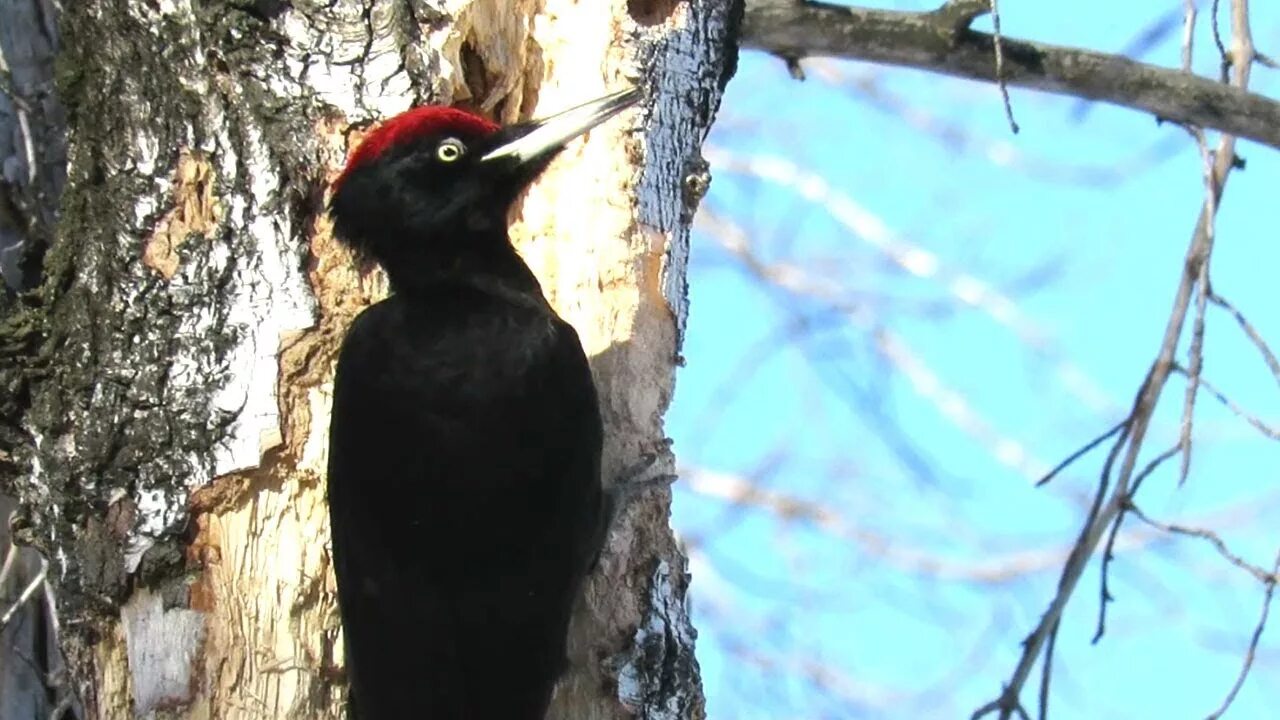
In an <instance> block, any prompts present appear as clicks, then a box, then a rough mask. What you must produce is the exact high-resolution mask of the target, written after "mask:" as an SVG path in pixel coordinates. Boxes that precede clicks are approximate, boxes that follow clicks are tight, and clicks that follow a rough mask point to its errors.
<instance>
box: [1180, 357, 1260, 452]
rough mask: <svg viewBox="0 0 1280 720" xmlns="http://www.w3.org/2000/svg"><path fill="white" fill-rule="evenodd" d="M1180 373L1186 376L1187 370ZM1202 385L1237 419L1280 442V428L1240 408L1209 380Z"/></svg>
mask: <svg viewBox="0 0 1280 720" xmlns="http://www.w3.org/2000/svg"><path fill="white" fill-rule="evenodd" d="M1178 371H1179V372H1181V373H1183V374H1186V370H1184V369H1182V368H1178ZM1200 385H1201V387H1203V388H1204V389H1205V390H1207V391H1209V394H1210V395H1212V396H1213V397H1214V399H1215V400H1217V401H1218V402H1220V403H1222V404H1223V405H1224V406H1226V408H1227V409H1228V410H1230V411H1231V412H1232V413H1233V414H1235V415H1236V417H1239V418H1240V419H1241V420H1244V421H1245V422H1247V423H1249V424H1250V425H1252V426H1253V427H1254V428H1255V429H1256V430H1257V431H1258V432H1260V433H1262V434H1263V435H1266V436H1267V437H1268V438H1271V439H1272V440H1280V428H1274V427H1272V426H1270V425H1268V424H1267V423H1265V422H1263V421H1262V418H1259V417H1258V416H1256V415H1254V414H1253V413H1251V412H1249V411H1248V410H1245V409H1244V408H1242V407H1240V406H1239V405H1238V404H1237V403H1236V402H1235V401H1234V400H1232V399H1231V398H1229V397H1227V396H1226V394H1225V393H1223V392H1222V391H1221V390H1219V389H1218V388H1217V387H1216V386H1214V385H1213V384H1211V383H1210V382H1209V381H1208V380H1205V379H1204V378H1203V377H1202V378H1200Z"/></svg>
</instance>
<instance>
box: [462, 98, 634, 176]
mask: <svg viewBox="0 0 1280 720" xmlns="http://www.w3.org/2000/svg"><path fill="white" fill-rule="evenodd" d="M639 99H640V90H639V89H637V88H631V89H629V90H623V91H621V92H616V93H614V94H612V95H606V96H604V97H602V98H600V99H598V100H592V101H591V102H589V103H583V104H582V105H579V106H577V107H575V108H571V109H569V110H565V111H564V112H561V113H558V114H556V115H552V116H551V117H549V118H543V119H542V120H537V121H535V122H533V123H532V127H533V129H532V130H530V131H529V132H527V133H525V134H524V135H521V136H520V137H518V138H516V139H515V140H512V141H511V142H509V143H506V144H505V145H499V146H498V147H496V148H494V149H493V150H490V151H489V152H488V154H486V155H485V156H484V157H482V158H480V161H481V162H488V161H490V160H500V159H503V158H512V159H514V160H516V161H517V162H518V163H522V164H523V163H525V162H528V161H530V160H535V159H537V158H539V157H542V156H543V155H546V153H548V152H550V151H553V150H558V149H560V148H561V147H564V145H565V143H567V142H569V141H570V140H572V139H574V138H576V137H578V136H579V135H581V134H583V133H585V132H586V131H588V130H590V129H591V128H593V127H595V126H596V125H599V124H600V123H602V122H604V121H605V120H608V119H609V118H611V117H613V116H614V115H617V114H618V113H620V112H622V111H623V110H625V109H627V108H629V107H631V106H632V105H634V104H635V103H636V101H638V100H639Z"/></svg>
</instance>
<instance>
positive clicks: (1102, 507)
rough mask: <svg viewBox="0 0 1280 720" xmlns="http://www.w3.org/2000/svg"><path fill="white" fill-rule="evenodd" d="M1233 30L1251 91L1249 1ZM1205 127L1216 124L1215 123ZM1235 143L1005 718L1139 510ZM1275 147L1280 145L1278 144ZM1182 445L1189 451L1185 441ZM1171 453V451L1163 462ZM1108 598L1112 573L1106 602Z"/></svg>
mask: <svg viewBox="0 0 1280 720" xmlns="http://www.w3.org/2000/svg"><path fill="white" fill-rule="evenodd" d="M1231 28H1232V47H1231V53H1230V54H1231V57H1232V60H1233V62H1232V67H1233V69H1234V72H1233V76H1232V78H1231V83H1232V85H1233V86H1234V87H1235V88H1236V89H1237V90H1238V91H1240V92H1243V91H1244V90H1245V89H1246V88H1247V87H1248V85H1249V75H1250V70H1251V68H1252V65H1253V59H1254V57H1255V53H1254V49H1253V40H1252V36H1251V34H1250V29H1249V18H1248V3H1247V0H1234V2H1233V3H1232V23H1231ZM1135 65H1136V64H1135ZM1159 72H1169V71H1159ZM1174 74H1175V75H1178V76H1180V77H1183V78H1187V77H1189V76H1186V75H1185V74H1183V73H1174ZM1268 102H1269V101H1268ZM1278 107H1280V106H1278ZM1205 124H1207V125H1211V126H1212V125H1213V123H1211V122H1210V123H1205ZM1235 142H1236V138H1235V137H1234V136H1232V135H1230V134H1227V135H1223V136H1222V138H1221V140H1220V141H1219V143H1218V147H1217V150H1216V152H1215V153H1214V155H1213V165H1212V175H1211V178H1210V181H1209V182H1208V190H1207V192H1206V196H1207V197H1206V201H1205V202H1204V203H1203V205H1202V207H1201V209H1200V215H1199V218H1198V220H1197V222H1196V227H1195V230H1194V231H1193V232H1192V235H1191V242H1190V245H1189V247H1188V248H1187V254H1186V259H1185V261H1184V264H1183V271H1182V277H1181V278H1180V280H1179V283H1178V288H1177V292H1176V293H1175V296H1174V302H1173V309H1172V311H1171V313H1170V315H1169V320H1168V323H1167V324H1166V326H1165V334H1164V338H1163V339H1162V341H1161V344H1160V349H1159V351H1158V353H1157V355H1156V358H1155V360H1154V361H1152V364H1151V367H1150V369H1149V370H1148V371H1147V376H1146V379H1145V380H1144V381H1143V382H1142V386H1141V388H1140V389H1139V390H1138V393H1137V396H1136V397H1135V399H1134V403H1133V408H1132V410H1131V411H1130V413H1129V419H1128V422H1127V423H1126V426H1125V429H1124V431H1123V432H1121V433H1120V435H1119V437H1117V438H1116V441H1115V444H1114V445H1113V446H1112V449H1111V453H1110V455H1109V456H1108V458H1107V463H1106V464H1105V465H1104V467H1103V470H1102V472H1101V474H1100V477H1099V479H1098V494H1097V501H1096V502H1095V505H1094V509H1093V511H1091V512H1090V514H1089V517H1088V518H1087V519H1086V521H1085V524H1084V527H1083V529H1082V530H1081V532H1080V537H1079V539H1078V540H1077V542H1076V546H1075V549H1074V551H1073V552H1072V554H1071V556H1070V558H1069V559H1068V560H1067V562H1066V565H1065V567H1064V568H1063V572H1062V579H1061V581H1060V582H1059V585H1058V592H1057V594H1056V595H1055V596H1054V597H1053V599H1052V600H1051V601H1050V603H1049V607H1048V608H1047V609H1046V610H1045V613H1044V615H1043V616H1042V617H1041V619H1040V623H1039V624H1038V625H1037V627H1036V629H1035V630H1034V631H1033V632H1032V633H1031V635H1030V636H1029V637H1028V638H1027V640H1026V641H1025V642H1024V643H1023V651H1022V656H1021V658H1020V659H1019V661H1018V664H1017V667H1015V668H1014V671H1013V674H1012V677H1011V679H1010V681H1009V683H1008V684H1006V685H1005V686H1004V688H1003V690H1002V692H1001V694H1000V697H999V699H998V700H997V703H998V707H999V709H1000V717H1001V719H1002V720H1005V719H1007V718H1009V717H1010V716H1011V715H1012V714H1013V712H1014V710H1013V708H1014V707H1015V706H1016V704H1017V699H1018V698H1019V697H1020V696H1021V692H1022V687H1023V686H1024V685H1025V684H1026V681H1027V678H1028V676H1029V675H1030V673H1031V669H1032V668H1033V667H1034V665H1035V663H1036V661H1037V660H1039V659H1040V657H1041V654H1042V652H1044V653H1046V654H1045V661H1046V662H1048V661H1049V658H1048V655H1047V650H1046V647H1045V646H1046V642H1047V641H1050V640H1051V638H1052V635H1053V633H1054V632H1056V629H1057V627H1058V623H1059V621H1060V619H1061V617H1062V612H1063V609H1064V608H1065V607H1066V604H1067V602H1068V601H1069V599H1070V597H1071V595H1072V593H1073V592H1074V591H1075V588H1076V586H1077V585H1078V583H1079V581H1080V577H1081V575H1082V574H1083V573H1084V570H1085V568H1086V567H1087V565H1088V562H1089V559H1090V558H1091V557H1093V555H1094V553H1095V552H1096V551H1097V548H1098V545H1099V543H1100V542H1101V541H1102V539H1103V537H1104V535H1106V534H1107V529H1108V527H1112V526H1113V523H1116V522H1119V521H1120V520H1121V519H1122V518H1123V515H1124V513H1125V512H1130V511H1135V510H1134V509H1133V508H1132V501H1133V492H1134V490H1133V488H1135V487H1136V485H1137V484H1138V482H1139V481H1140V480H1141V478H1142V475H1139V476H1138V477H1137V478H1135V476H1134V471H1135V469H1136V467H1137V463H1138V457H1139V455H1140V454H1141V452H1142V448H1143V442H1144V440H1145V439H1146V434H1147V430H1148V429H1149V427H1150V424H1151V418H1152V415H1153V414H1154V413H1155V408H1156V404H1157V403H1158V402H1159V400H1160V396H1161V394H1162V393H1163V391H1164V387H1165V385H1166V383H1167V381H1168V379H1169V376H1170V375H1171V374H1172V373H1173V372H1175V370H1176V368H1177V364H1176V363H1175V360H1174V358H1175V356H1176V354H1177V349H1178V341H1179V339H1180V338H1181V337H1182V333H1183V329H1184V327H1185V326H1186V321H1187V316H1188V315H1189V314H1190V308H1191V300H1192V296H1193V295H1194V294H1195V293H1196V290H1197V288H1198V287H1201V285H1202V284H1203V285H1204V287H1203V288H1202V290H1203V293H1204V297H1206V298H1207V295H1208V287H1207V284H1208V276H1207V274H1206V270H1205V268H1206V266H1207V264H1208V262H1209V257H1210V255H1211V253H1212V250H1213V240H1214V238H1213V217H1214V213H1215V212H1216V211H1217V208H1218V203H1219V200H1220V199H1221V195H1222V191H1223V188H1224V186H1225V185H1226V182H1227V178H1228V176H1229V175H1230V173H1231V170H1232V169H1233V168H1234V167H1235V165H1236V158H1235ZM1270 144H1272V145H1273V146H1276V147H1280V145H1276V144H1275V143H1270ZM1179 447H1180V448H1181V447H1182V443H1181V442H1180V443H1179ZM1167 456H1168V453H1166V454H1165V455H1164V456H1162V457H1167ZM1117 459H1119V460H1120V466H1119V470H1118V471H1117V476H1116V477H1115V478H1114V485H1112V477H1111V469H1112V467H1113V465H1112V464H1113V462H1114V461H1115V460H1117ZM1148 467H1150V466H1148ZM1108 490H1109V491H1110V495H1109V496H1108V497H1107V500H1106V502H1105V504H1101V502H1100V501H1101V500H1102V498H1103V496H1104V494H1106V493H1107V492H1108ZM1113 532H1114V530H1113ZM1104 565H1105V563H1104ZM1108 599H1109V598H1108V597H1107V595H1106V578H1105V574H1104V578H1103V600H1104V605H1105V602H1106V601H1107V600H1108Z"/></svg>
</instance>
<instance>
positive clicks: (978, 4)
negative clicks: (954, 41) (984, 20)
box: [929, 0, 991, 32]
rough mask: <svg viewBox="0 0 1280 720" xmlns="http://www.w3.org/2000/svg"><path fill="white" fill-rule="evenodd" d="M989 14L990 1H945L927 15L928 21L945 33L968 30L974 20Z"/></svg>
mask: <svg viewBox="0 0 1280 720" xmlns="http://www.w3.org/2000/svg"><path fill="white" fill-rule="evenodd" d="M989 12H991V1H990V0H947V2H945V3H943V4H942V7H940V8H938V9H937V10H934V11H933V12H931V13H929V18H930V20H931V21H932V22H933V23H935V24H937V25H939V26H941V27H942V28H943V29H944V30H946V31H947V32H959V31H961V30H968V29H969V26H970V25H972V24H973V21H974V20H977V19H978V18H980V17H982V16H983V15H986V14H987V13H989Z"/></svg>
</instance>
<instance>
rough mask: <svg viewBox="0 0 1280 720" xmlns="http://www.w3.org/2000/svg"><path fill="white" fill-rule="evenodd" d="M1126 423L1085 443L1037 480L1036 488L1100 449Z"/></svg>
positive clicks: (1120, 423)
mask: <svg viewBox="0 0 1280 720" xmlns="http://www.w3.org/2000/svg"><path fill="white" fill-rule="evenodd" d="M1126 423H1128V420H1121V421H1120V422H1118V423H1116V424H1115V425H1114V426H1112V428H1111V429H1110V430H1108V431H1106V432H1104V433H1102V434H1101V435H1099V436H1098V437H1096V438H1094V439H1092V440H1090V441H1089V442H1088V443H1085V445H1084V446H1083V447H1081V448H1080V449H1078V450H1076V451H1075V452H1073V453H1071V454H1070V455H1068V456H1067V458H1066V459H1065V460H1063V461H1062V462H1060V463H1058V464H1057V465H1055V466H1054V467H1053V469H1052V470H1050V471H1049V472H1047V473H1045V476H1044V477H1042V478H1040V479H1039V480H1037V481H1036V487H1040V486H1042V485H1045V484H1047V483H1048V482H1049V481H1050V480H1052V479H1053V478H1054V477H1056V476H1057V475H1058V473H1060V472H1062V471H1063V470H1066V469H1067V467H1069V466H1070V465H1071V464H1072V463H1074V462H1075V461H1076V460H1079V459H1080V458H1081V457H1083V456H1084V455H1086V454H1087V453H1088V452H1089V451H1090V450H1092V449H1094V448H1096V447H1098V446H1099V445H1101V444H1102V443H1104V442H1106V440H1107V438H1109V437H1111V436H1112V435H1115V434H1116V433H1118V432H1120V431H1121V430H1122V429H1123V428H1124V426H1125V424H1126Z"/></svg>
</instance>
